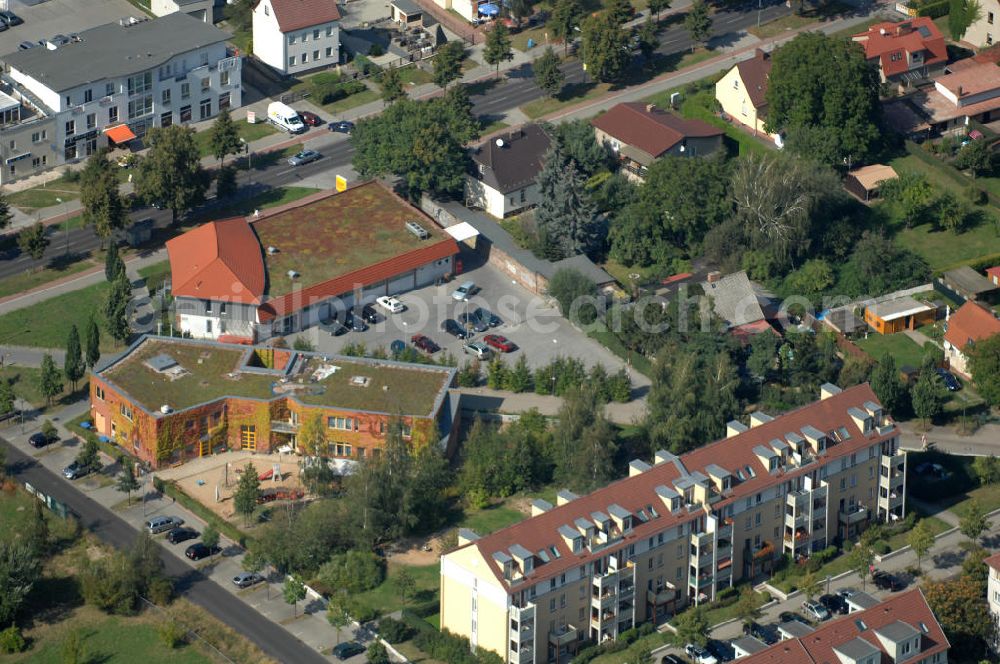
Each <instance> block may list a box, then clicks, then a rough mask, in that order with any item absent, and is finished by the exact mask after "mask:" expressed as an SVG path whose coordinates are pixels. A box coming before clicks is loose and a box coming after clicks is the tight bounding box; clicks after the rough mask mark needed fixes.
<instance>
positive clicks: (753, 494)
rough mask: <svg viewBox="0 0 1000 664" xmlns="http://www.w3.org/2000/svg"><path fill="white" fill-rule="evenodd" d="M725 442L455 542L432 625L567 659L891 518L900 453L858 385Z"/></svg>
mask: <svg viewBox="0 0 1000 664" xmlns="http://www.w3.org/2000/svg"><path fill="white" fill-rule="evenodd" d="M727 430H728V437H727V438H726V439H724V440H720V441H717V442H715V443H712V444H710V445H706V446H704V447H702V448H699V449H697V450H694V451H692V452H690V453H688V454H685V455H684V456H681V457H677V456H675V455H673V454H670V453H669V452H664V451H660V452H657V453H656V455H655V459H654V460H653V463H652V464H650V463H646V462H644V461H640V460H634V461H632V462H631V464H630V471H629V477H628V478H626V479H622V480H620V481H617V482H614V483H612V484H610V485H608V486H607V487H605V488H603V489H599V490H597V491H594V492H593V493H590V494H588V495H586V496H577V495H574V494H573V493H571V492H569V491H563V492H561V493H560V494H559V496H558V499H557V504H556V505H552V504H550V503H548V502H546V501H543V500H536V501H535V502H534V504H533V508H532V512H533V515H532V517H531V518H530V519H527V520H525V521H523V522H521V523H519V524H516V525H514V526H511V527H509V528H505V529H503V530H500V531H498V532H496V533H493V534H491V535H489V536H486V537H482V538H479V537H478V536H477V535H476V534H475V533H473V532H470V531H468V530H464V531H462V532H461V533H460V546H459V548H457V549H456V550H454V551H452V552H450V553H448V554H447V555H444V556H442V558H441V627H442V628H444V629H448V630H450V631H451V632H453V633H456V634H460V635H462V636H465V637H468V638H469V639H470V641H471V643H472V645H473V647H477V648H487V649H489V650H492V651H494V652H497V653H499V654H500V655H501V656H502V657H503V658H504V660H505V661H507V662H510V663H512V664H531V663H532V662H548V661H563V662H565V661H568V659H569V656H570V655H571V654H572V653H573V652H574V651H575V650H576V648H577V647H578V644H579V643H580V642H581V641H593V642H600V641H604V640H606V639H613V638H616V637H617V635H618V634H620V633H622V632H623V631H625V630H627V629H629V628H631V627H633V626H634V625H636V624H638V623H641V622H644V621H648V620H655V621H661V620H663V619H665V618H667V617H669V616H670V615H671V614H673V613H675V612H676V611H677V610H678V609H680V608H683V607H684V606H686V605H688V604H691V603H695V604H697V603H701V602H706V601H710V600H712V599H714V598H715V597H716V594H717V593H718V592H719V591H721V590H723V589H725V588H729V587H730V586H732V585H733V584H734V583H736V582H738V581H742V580H747V579H753V578H757V577H760V576H762V575H766V574H768V573H769V571H770V570H771V566H772V564H773V562H774V560H775V559H776V558H777V557H778V556H780V555H781V554H792V555H794V556H796V557H802V556H808V555H809V554H810V553H811V552H814V551H818V550H821V549H823V548H825V547H826V546H827V545H828V544H830V543H831V542H834V541H839V540H843V539H845V538H849V537H854V536H856V535H857V534H858V532H859V531H860V530H862V529H863V528H864V527H865V526H866V524H868V523H869V522H870V521H872V520H876V519H877V520H895V519H900V518H903V517H904V516H905V512H904V495H905V491H906V481H905V471H906V457H905V455H904V454H903V453H902V452H901V451H900V450H899V431H898V430H897V428H896V426H895V424H894V423H893V422H892V420H891V419H890V418H889V416H888V415H887V414H886V413H885V412H884V411H883V409H882V407H881V406H880V405H879V403H878V401H877V400H876V397H875V395H874V393H873V392H872V390H871V388H870V387H869V386H868V385H867V384H866V385H859V386H855V387H852V388H850V389H847V390H841V389H839V388H838V387H836V386H834V385H829V384H827V385H824V386H823V388H822V394H821V399H820V400H819V401H817V402H815V403H813V404H811V405H808V406H805V407H803V408H800V409H798V410H795V411H792V412H789V413H787V414H785V415H782V416H781V417H776V418H772V417H769V416H767V415H765V414H762V413H756V414H754V415H753V416H751V419H750V425H749V426H747V425H744V424H742V423H740V422H730V423H729V424H728V426H727Z"/></svg>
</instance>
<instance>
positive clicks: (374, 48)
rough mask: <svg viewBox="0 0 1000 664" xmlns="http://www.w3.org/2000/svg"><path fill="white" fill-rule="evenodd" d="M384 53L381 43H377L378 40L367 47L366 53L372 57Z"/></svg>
mask: <svg viewBox="0 0 1000 664" xmlns="http://www.w3.org/2000/svg"><path fill="white" fill-rule="evenodd" d="M384 53H385V49H383V48H382V44H379V43H378V42H375V43H373V44H372V45H371V46H369V47H368V55H370V56H371V57H373V58H377V57H378V56H380V55H383V54H384Z"/></svg>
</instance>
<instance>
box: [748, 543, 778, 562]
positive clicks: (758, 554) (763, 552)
mask: <svg viewBox="0 0 1000 664" xmlns="http://www.w3.org/2000/svg"><path fill="white" fill-rule="evenodd" d="M773 554H774V545H773V544H771V543H770V542H764V543H763V544H761V545H760V546H759V547H758V548H757V550H756V551H754V552H753V557H754V559H755V560H759V559H761V558H767V557H770V556H771V555H773Z"/></svg>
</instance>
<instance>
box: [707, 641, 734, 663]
mask: <svg viewBox="0 0 1000 664" xmlns="http://www.w3.org/2000/svg"><path fill="white" fill-rule="evenodd" d="M705 650H707V651H708V652H710V653H711V654H712V656H713V657H715V658H716V659H717V660H719V661H720V662H731V661H733V660H734V659H736V651H735V650H734V649H733V646H732V645H730V644H729V642H728V641H720V640H719V639H709V640H708V643H707V644H705Z"/></svg>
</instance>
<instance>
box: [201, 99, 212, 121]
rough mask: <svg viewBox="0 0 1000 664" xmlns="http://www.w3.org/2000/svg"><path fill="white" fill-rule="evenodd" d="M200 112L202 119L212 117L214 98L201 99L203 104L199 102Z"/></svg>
mask: <svg viewBox="0 0 1000 664" xmlns="http://www.w3.org/2000/svg"><path fill="white" fill-rule="evenodd" d="M198 112H199V114H200V118H199V119H201V120H205V119H207V118H210V117H212V100H211V99H202V100H201V104H199V107H198Z"/></svg>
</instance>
